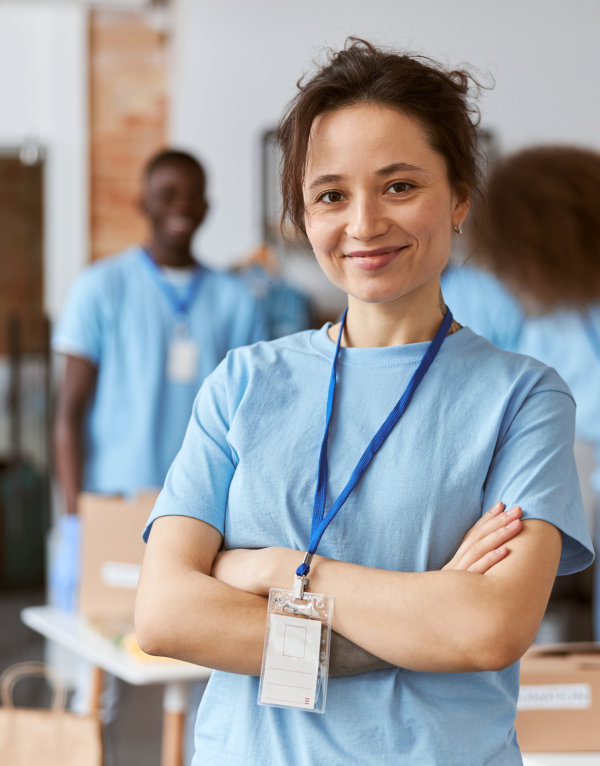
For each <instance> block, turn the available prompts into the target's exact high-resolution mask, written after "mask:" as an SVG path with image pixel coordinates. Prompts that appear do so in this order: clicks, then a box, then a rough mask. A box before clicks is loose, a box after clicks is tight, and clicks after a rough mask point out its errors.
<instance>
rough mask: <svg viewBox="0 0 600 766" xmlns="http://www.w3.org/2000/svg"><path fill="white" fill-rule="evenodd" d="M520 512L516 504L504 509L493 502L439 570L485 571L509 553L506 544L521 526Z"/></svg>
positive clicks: (482, 572)
mask: <svg viewBox="0 0 600 766" xmlns="http://www.w3.org/2000/svg"><path fill="white" fill-rule="evenodd" d="M521 514H522V510H521V508H520V507H519V506H518V505H516V506H514V507H513V508H509V509H508V510H507V511H505V510H504V504H503V503H496V505H494V506H492V507H491V508H490V509H489V511H487V512H486V513H484V514H483V516H482V517H481V518H480V519H479V520H478V521H477V523H476V524H474V525H473V526H472V527H471V529H470V530H469V531H468V532H467V534H466V535H465V536H464V537H463V540H462V543H461V544H460V546H459V548H458V550H457V551H456V553H455V554H454V556H453V557H452V558H451V559H450V561H449V562H448V563H447V564H446V566H444V567H442V571H448V570H450V569H453V570H458V571H463V572H476V573H478V574H485V572H487V571H488V570H489V569H491V568H492V567H493V566H494V564H497V563H498V562H499V561H502V559H504V558H506V556H507V555H508V554H509V552H510V549H509V548H508V546H507V545H506V543H507V542H508V541H509V540H511V539H512V538H513V537H516V536H517V535H518V534H519V532H520V531H521V530H522V529H523V522H522V521H521Z"/></svg>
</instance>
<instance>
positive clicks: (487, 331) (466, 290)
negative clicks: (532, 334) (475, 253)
mask: <svg viewBox="0 0 600 766" xmlns="http://www.w3.org/2000/svg"><path fill="white" fill-rule="evenodd" d="M442 292H443V294H444V300H445V301H446V303H447V304H448V306H451V307H452V313H453V314H454V318H455V319H456V320H457V321H458V322H460V323H461V324H462V325H465V326H466V327H470V328H471V330H473V332H476V333H477V334H478V335H483V337H484V338H487V339H488V340H490V341H491V342H492V343H494V344H495V345H496V346H500V348H504V349H506V350H507V351H519V337H520V334H521V328H522V325H523V320H524V318H525V317H524V314H523V309H522V308H521V305H520V303H519V302H518V301H517V299H516V298H515V297H514V296H513V295H512V294H511V293H510V292H509V291H508V290H507V289H506V288H505V287H504V285H502V284H501V283H500V282H499V281H498V280H497V279H496V278H495V277H494V276H493V275H492V274H488V273H487V272H485V271H481V270H480V269H476V268H473V267H472V266H467V265H461V264H451V265H449V266H448V267H447V268H446V269H445V271H444V273H443V274H442Z"/></svg>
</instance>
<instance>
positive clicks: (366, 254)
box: [303, 104, 469, 304]
mask: <svg viewBox="0 0 600 766" xmlns="http://www.w3.org/2000/svg"><path fill="white" fill-rule="evenodd" d="M303 191H304V204H305V208H306V214H305V224H306V233H307V235H308V238H309V240H310V242H311V245H312V247H313V250H314V252H315V255H316V257H317V260H318V262H319V264H320V266H321V268H322V269H323V271H324V273H325V275H326V276H327V278H328V279H329V280H330V281H331V282H332V283H333V284H334V285H336V286H337V287H339V288H340V289H342V290H344V291H345V292H346V293H348V294H349V296H352V297H353V298H354V299H357V300H359V301H364V302H368V303H386V302H390V301H396V300H402V301H403V302H405V301H406V299H407V298H410V299H411V303H412V302H413V301H414V300H416V301H417V304H418V301H419V300H420V299H421V298H423V300H425V298H426V297H427V298H429V297H430V296H431V295H432V294H433V295H435V297H436V299H437V294H438V291H439V281H440V274H441V272H442V270H443V268H444V266H445V264H446V262H447V260H448V256H449V254H450V244H451V237H452V227H453V226H454V225H455V224H457V223H458V221H463V220H464V219H465V216H466V214H467V212H468V209H469V203H468V201H466V200H461V199H459V198H458V196H457V194H456V193H455V192H454V191H453V189H452V188H451V186H450V183H449V181H448V177H447V169H446V162H445V159H444V157H442V155H440V154H439V153H438V152H436V151H435V150H433V149H432V148H431V147H430V146H429V144H428V142H427V140H426V138H425V135H424V132H423V129H422V127H421V125H420V123H419V122H418V121H417V120H415V119H414V118H412V117H409V116H407V115H406V114H403V113H402V112H399V111H397V110H396V109H392V108H391V107H386V106H380V105H377V104H360V105H354V106H349V107H343V108H341V109H337V110H335V111H333V112H328V113H325V114H322V115H319V116H318V117H317V118H316V119H315V121H314V123H313V125H312V129H311V135H310V140H309V145H308V154H307V163H306V174H305V179H304V188H303Z"/></svg>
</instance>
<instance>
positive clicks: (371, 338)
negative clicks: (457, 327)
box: [330, 296, 446, 348]
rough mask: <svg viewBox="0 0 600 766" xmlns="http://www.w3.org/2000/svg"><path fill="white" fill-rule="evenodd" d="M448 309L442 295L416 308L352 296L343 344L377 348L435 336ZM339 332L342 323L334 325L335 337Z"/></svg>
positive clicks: (333, 332) (427, 339) (332, 331)
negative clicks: (363, 299)
mask: <svg viewBox="0 0 600 766" xmlns="http://www.w3.org/2000/svg"><path fill="white" fill-rule="evenodd" d="M445 311H446V307H445V305H444V303H443V301H441V302H440V300H439V298H436V300H432V301H429V302H428V305H425V306H423V305H422V304H421V305H420V307H419V309H418V310H415V309H414V308H413V307H408V306H399V305H394V304H389V303H385V304H378V303H364V302H362V301H355V300H353V299H352V296H349V300H348V314H347V316H346V324H345V326H344V333H343V336H342V346H352V347H356V348H377V347H382V346H404V345H406V344H408V343H423V342H425V341H429V340H432V339H433V337H434V336H435V334H436V332H437V330H438V329H439V326H440V324H441V323H442V320H443V318H444V314H445ZM338 333H339V324H337V325H335V326H334V327H332V328H331V332H330V337H331V339H332V340H336V341H337V337H338Z"/></svg>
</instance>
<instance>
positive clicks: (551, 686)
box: [515, 643, 600, 763]
mask: <svg viewBox="0 0 600 766" xmlns="http://www.w3.org/2000/svg"><path fill="white" fill-rule="evenodd" d="M517 707H518V715H517V720H516V722H515V726H516V729H517V738H518V740H519V745H520V746H521V750H522V751H523V752H530V753H535V752H538V753H543V752H573V753H576V752H588V753H589V752H595V751H599V752H600V643H570V644H546V645H541V644H534V645H533V647H532V648H531V649H530V650H529V651H528V652H527V653H526V654H525V656H524V657H523V659H522V660H521V688H520V692H519V702H518V705H517ZM599 763H600V757H599Z"/></svg>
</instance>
